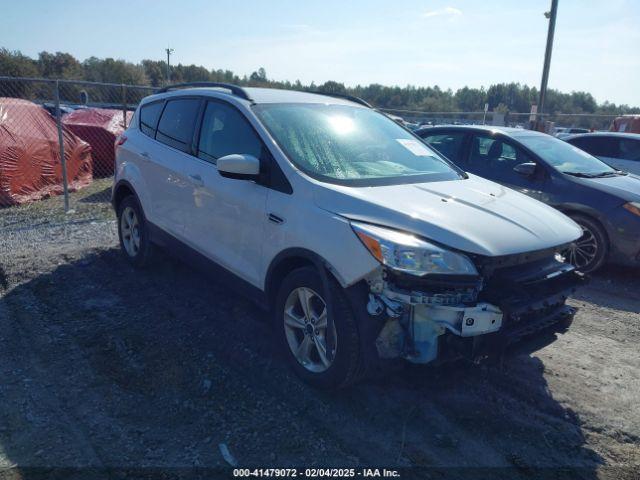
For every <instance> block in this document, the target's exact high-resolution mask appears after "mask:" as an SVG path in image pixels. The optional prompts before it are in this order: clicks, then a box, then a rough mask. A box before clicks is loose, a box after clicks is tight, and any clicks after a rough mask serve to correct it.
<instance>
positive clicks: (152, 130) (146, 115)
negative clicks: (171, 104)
mask: <svg viewBox="0 0 640 480" xmlns="http://www.w3.org/2000/svg"><path fill="white" fill-rule="evenodd" d="M163 106H164V102H153V103H148V104H146V105H143V106H142V107H140V130H142V133H144V134H146V135H149V136H150V137H155V136H156V126H157V125H158V118H160V113H161V112H162V107H163Z"/></svg>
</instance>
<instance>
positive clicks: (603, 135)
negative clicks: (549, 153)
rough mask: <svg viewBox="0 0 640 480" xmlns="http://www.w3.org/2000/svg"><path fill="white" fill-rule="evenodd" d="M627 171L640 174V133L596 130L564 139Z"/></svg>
mask: <svg viewBox="0 0 640 480" xmlns="http://www.w3.org/2000/svg"><path fill="white" fill-rule="evenodd" d="M563 140H564V141H565V142H569V143H570V144H571V145H575V146H576V147H578V148H579V149H581V150H584V151H585V152H587V153H590V154H591V155H593V156H594V157H598V158H599V159H600V160H602V161H603V162H606V163H608V164H609V165H612V166H614V167H615V168H618V169H620V170H624V171H626V172H630V173H635V174H636V175H640V134H638V133H617V132H595V133H588V134H584V135H571V136H569V137H567V138H564V139H563Z"/></svg>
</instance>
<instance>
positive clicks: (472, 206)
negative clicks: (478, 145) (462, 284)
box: [314, 175, 582, 256]
mask: <svg viewBox="0 0 640 480" xmlns="http://www.w3.org/2000/svg"><path fill="white" fill-rule="evenodd" d="M314 196H315V201H316V204H317V205H318V206H319V207H320V208H322V209H324V210H327V211H330V212H333V213H336V214H338V215H341V216H344V217H346V218H349V219H351V220H358V221H362V222H368V223H374V224H378V225H382V226H388V227H391V228H395V229H399V230H404V231H408V232H412V233H415V234H417V235H420V236H422V237H424V238H427V239H430V240H433V241H434V242H437V243H439V244H441V245H444V246H447V247H449V248H453V249H456V250H461V251H464V252H469V253H475V254H479V255H487V256H499V255H510V254H514V253H523V252H530V251H535V250H542V249H545V248H550V247H555V246H558V245H561V244H565V243H569V242H572V241H574V240H576V239H577V238H578V237H579V236H580V235H581V234H582V231H581V229H580V227H578V225H577V224H575V223H574V222H573V221H572V220H571V219H569V218H568V217H566V216H565V215H563V214H562V213H560V212H559V211H557V210H555V209H553V208H551V207H549V206H547V205H545V204H543V203H541V202H538V201H537V200H534V199H532V198H529V197H527V196H525V195H523V194H520V193H518V192H515V191H514V190H511V189H509V188H506V187H503V186H501V185H498V184H497V183H493V182H491V181H489V180H485V179H482V178H480V177H477V176H475V175H470V176H469V178H468V179H466V180H452V181H444V182H429V183H418V184H404V185H391V186H376V187H346V186H340V185H334V184H326V183H323V184H317V187H316V190H315V192H314Z"/></svg>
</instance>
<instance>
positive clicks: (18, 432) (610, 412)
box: [0, 215, 640, 479]
mask: <svg viewBox="0 0 640 480" xmlns="http://www.w3.org/2000/svg"><path fill="white" fill-rule="evenodd" d="M2 218H7V217H6V216H5V217H2V215H0V224H2V221H3V220H2ZM66 220H67V223H66V224H64V225H61V224H60V222H58V223H56V222H51V223H50V224H49V225H48V226H41V227H39V228H37V229H36V230H25V229H23V228H18V229H15V228H14V229H11V228H3V230H2V233H1V234H0V244H1V246H0V376H1V378H2V382H0V469H1V468H2V467H5V468H6V467H16V468H15V469H11V470H6V471H5V473H7V472H9V473H12V472H13V473H15V472H18V473H19V476H15V477H7V478H31V477H33V476H37V474H38V473H42V472H49V473H51V471H49V470H47V469H50V468H69V469H72V470H70V471H72V472H75V473H76V474H78V475H80V476H79V477H78V478H86V476H85V474H86V473H87V472H91V471H100V470H101V469H105V468H106V469H108V468H149V469H166V470H164V471H165V472H167V471H169V472H173V473H174V474H181V475H187V476H188V475H189V473H190V472H191V473H193V472H196V471H198V470H192V469H194V468H198V467H201V468H213V469H216V468H221V467H225V466H228V464H227V463H226V461H225V459H224V458H223V455H222V454H221V452H220V449H219V445H220V444H225V445H226V446H227V447H228V449H229V451H230V453H231V455H232V456H233V457H234V458H235V459H237V462H238V464H239V465H241V466H249V467H269V466H271V467H273V466H278V467H288V466H299V467H302V466H336V467H349V466H353V467H358V466H372V465H378V466H395V467H429V469H428V470H420V472H421V473H420V477H421V478H425V477H427V476H428V477H429V478H448V477H452V476H453V477H455V478H462V477H464V476H465V475H467V476H466V477H465V478H539V476H540V475H542V474H543V473H544V474H546V475H547V476H549V477H550V478H558V477H562V478H571V479H573V478H616V479H626V478H629V479H630V478H638V476H637V472H638V468H639V466H640V401H639V397H640V355H639V353H638V341H639V340H640V314H639V313H638V312H639V311H640V279H639V276H638V273H639V272H638V271H637V270H636V271H634V270H623V269H617V268H608V269H606V270H605V271H604V272H602V273H600V274H599V275H597V276H596V277H595V278H594V279H593V282H592V283H591V284H590V285H589V286H588V287H585V288H584V289H582V290H581V291H580V292H579V294H578V295H577V296H576V297H575V298H573V299H572V300H571V304H573V305H574V306H577V307H579V308H580V311H579V313H578V314H577V316H576V319H575V321H574V324H573V325H572V328H571V330H570V331H569V332H568V333H567V334H565V335H563V336H561V337H560V338H559V340H558V341H556V342H555V343H553V344H552V345H550V346H548V347H546V348H544V349H543V350H541V351H539V352H537V353H536V354H535V355H532V356H529V355H520V356H516V357H513V358H510V359H509V360H507V361H505V363H504V364H503V365H502V366H501V367H475V366H474V367H472V366H460V365H458V366H451V367H447V368H442V369H437V370H434V369H426V368H407V369H406V370H405V371H401V372H396V373H394V374H392V375H390V376H388V377H387V378H384V379H378V380H375V381H368V382H366V383H363V384H360V385H358V386H356V387H354V388H352V389H349V390H345V391H341V392H337V393H336V392H333V393H326V392H319V391H315V390H313V389H311V388H309V387H307V386H305V385H303V384H301V383H300V382H299V381H298V380H297V379H296V378H295V377H294V376H293V375H292V374H291V373H290V372H289V371H288V370H287V368H286V365H285V364H284V361H283V360H282V359H281V357H280V355H279V354H278V352H275V351H274V348H273V347H272V345H273V342H272V334H271V331H270V329H269V325H268V322H267V319H266V315H265V314H264V313H263V312H261V311H260V310H258V309H257V308H255V307H254V306H252V305H251V304H250V303H249V302H247V301H246V300H243V299H242V298H241V297H239V296H237V295H236V294H234V293H233V292H232V291H229V290H228V289H227V288H225V287H224V286H223V285H220V284H217V283H215V282H214V281H211V280H209V279H207V278H205V277H204V276H202V275H201V274H200V273H198V272H196V271H193V270H191V269H190V268H188V267H186V266H184V265H182V264H181V263H180V262H178V261H175V260H172V259H171V258H168V257H167V256H166V255H159V256H158V257H157V261H156V262H155V264H154V265H153V266H152V267H150V268H149V269H146V270H143V271H136V270H134V269H132V268H131V267H129V266H128V264H127V263H126V262H125V261H124V259H123V258H122V257H121V255H120V253H119V250H118V248H117V242H116V235H115V223H114V221H113V220H111V219H110V217H109V216H108V215H105V216H103V217H100V218H97V219H96V218H94V219H87V218H83V219H81V220H80V221H78V222H76V223H74V222H73V219H72V218H71V217H69V218H67V219H66ZM3 225H5V226H6V225H7V223H6V222H5V223H4V224H3ZM472 467H474V468H475V467H481V468H482V469H481V470H477V469H474V468H472ZM92 469H93V470H92ZM1 471H2V470H0V472H1ZM204 471H205V472H209V473H211V472H214V471H217V470H204ZM418 471H419V470H414V471H413V472H414V473H415V472H418ZM148 472H157V470H148ZM406 475H407V478H408V476H409V475H411V472H410V471H407V473H406ZM205 476H207V475H205ZM214 477H215V476H211V475H209V476H208V478H214ZM3 478H4V477H3ZM65 478H70V474H68V471H67V474H66V475H65Z"/></svg>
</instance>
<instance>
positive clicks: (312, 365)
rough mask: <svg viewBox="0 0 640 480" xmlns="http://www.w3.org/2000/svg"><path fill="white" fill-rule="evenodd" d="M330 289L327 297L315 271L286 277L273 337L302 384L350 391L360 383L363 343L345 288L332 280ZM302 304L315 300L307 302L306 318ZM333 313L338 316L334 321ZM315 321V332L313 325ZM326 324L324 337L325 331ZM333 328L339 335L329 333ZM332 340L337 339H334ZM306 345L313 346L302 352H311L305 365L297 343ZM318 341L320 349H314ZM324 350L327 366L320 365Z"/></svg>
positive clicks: (295, 273) (301, 270) (277, 310)
mask: <svg viewBox="0 0 640 480" xmlns="http://www.w3.org/2000/svg"><path fill="white" fill-rule="evenodd" d="M328 283H329V292H325V289H324V288H323V282H322V278H321V276H320V274H319V273H318V272H317V270H316V269H315V268H313V267H303V268H299V269H297V270H294V271H292V272H291V273H290V274H289V275H287V276H286V277H285V279H284V280H283V282H282V285H281V286H280V289H279V291H278V295H277V298H276V303H275V331H276V336H277V341H278V346H279V348H280V349H282V351H283V352H284V355H285V356H286V358H287V362H288V363H289V365H290V366H291V368H292V369H293V370H294V372H295V373H296V374H297V375H298V376H299V377H300V378H301V379H302V380H303V381H305V382H306V383H308V384H310V385H312V386H314V387H317V388H324V389H332V388H341V387H346V386H349V385H351V384H353V383H354V382H356V381H357V380H358V378H359V375H358V371H359V368H358V365H359V361H360V342H359V334H358V328H357V321H356V317H355V315H354V312H353V311H352V309H351V307H350V305H349V302H348V300H347V297H346V295H345V293H344V290H343V289H342V287H341V286H340V285H339V284H338V283H337V282H336V281H335V280H334V279H333V278H329V282H328ZM302 298H307V299H309V298H310V299H311V300H309V301H308V302H306V303H307V305H308V308H307V310H308V311H309V314H308V315H307V314H306V313H305V309H304V308H303V306H302ZM323 304H324V311H325V312H326V315H325V321H324V322H323V321H322V320H321V318H322V311H323ZM287 312H288V313H287ZM331 312H335V316H334V317H333V318H331ZM309 317H310V319H309ZM314 318H315V326H314V323H312V322H313V319H314ZM325 323H326V328H325V329H324V332H323V329H322V328H321V325H323V324H325ZM292 324H295V326H292ZM332 324H333V326H334V327H335V331H332V330H331V325H332ZM316 327H319V328H316ZM323 333H324V334H323ZM334 334H335V339H333V338H332V337H333V335H334ZM305 339H307V340H306V341H307V342H308V345H310V347H309V348H308V349H302V351H304V350H309V352H310V353H309V355H307V356H306V359H305V358H304V357H305V355H303V354H301V355H299V356H296V354H294V348H295V346H296V342H298V343H297V345H299V346H301V344H302V342H303V341H304V340H305ZM316 340H317V341H318V342H319V343H320V346H318V343H315V342H316ZM333 340H335V341H333ZM322 345H324V347H325V351H326V354H325V357H326V359H327V360H328V361H329V362H330V363H329V365H327V364H326V362H323V360H322V355H321V354H320V353H321V346H322ZM299 351H300V350H299ZM332 352H333V354H332Z"/></svg>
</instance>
